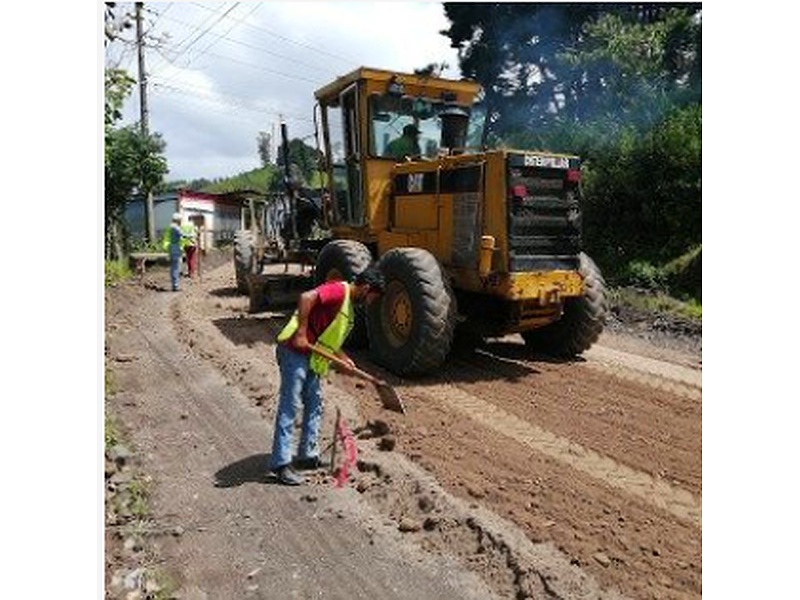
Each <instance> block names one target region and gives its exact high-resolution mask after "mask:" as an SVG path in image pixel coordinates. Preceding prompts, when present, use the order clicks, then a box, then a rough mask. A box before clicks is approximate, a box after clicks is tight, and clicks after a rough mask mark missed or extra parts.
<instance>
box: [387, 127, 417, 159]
mask: <svg viewBox="0 0 800 600" xmlns="http://www.w3.org/2000/svg"><path fill="white" fill-rule="evenodd" d="M421 154H422V150H421V149H420V147H419V129H417V126H416V125H414V124H413V123H409V124H408V125H406V126H405V127H403V135H402V136H400V137H399V138H397V139H395V140H392V141H391V142H389V143H388V144H387V145H386V151H385V152H384V156H391V157H393V158H405V157H406V156H420V155H421Z"/></svg>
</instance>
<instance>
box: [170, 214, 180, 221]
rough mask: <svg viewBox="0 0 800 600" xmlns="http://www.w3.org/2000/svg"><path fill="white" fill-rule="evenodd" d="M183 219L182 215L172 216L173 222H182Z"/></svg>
mask: <svg viewBox="0 0 800 600" xmlns="http://www.w3.org/2000/svg"><path fill="white" fill-rule="evenodd" d="M181 218H182V217H181V213H173V214H172V220H173V221H180V220H181Z"/></svg>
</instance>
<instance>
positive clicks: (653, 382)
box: [584, 362, 703, 402]
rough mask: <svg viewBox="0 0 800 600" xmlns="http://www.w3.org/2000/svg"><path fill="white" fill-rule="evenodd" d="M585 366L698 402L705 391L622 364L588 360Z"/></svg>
mask: <svg viewBox="0 0 800 600" xmlns="http://www.w3.org/2000/svg"><path fill="white" fill-rule="evenodd" d="M584 366H585V367H586V368H587V369H592V370H594V371H598V372H603V373H608V374H610V375H612V376H614V377H617V378H618V379H622V380H624V381H631V382H634V383H639V384H642V385H647V386H650V387H652V388H654V389H657V390H663V391H665V392H668V393H670V394H674V395H676V396H680V397H681V398H687V399H689V400H697V401H698V402H699V401H701V400H702V399H703V393H702V391H701V390H700V389H698V388H696V387H691V386H688V385H683V384H681V383H676V382H675V381H672V380H669V379H664V378H662V377H661V376H659V375H649V374H645V373H642V372H641V371H637V370H635V369H631V368H627V367H623V366H621V365H616V364H603V363H594V362H587V363H586V364H585V365H584Z"/></svg>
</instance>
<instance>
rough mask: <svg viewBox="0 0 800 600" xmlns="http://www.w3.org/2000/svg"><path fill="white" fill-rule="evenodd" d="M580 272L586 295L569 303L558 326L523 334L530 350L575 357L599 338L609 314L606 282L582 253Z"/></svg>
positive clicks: (589, 259)
mask: <svg viewBox="0 0 800 600" xmlns="http://www.w3.org/2000/svg"><path fill="white" fill-rule="evenodd" d="M579 269H580V273H581V275H583V288H584V289H583V295H582V296H580V297H579V298H571V299H570V300H568V301H567V302H566V303H565V304H564V314H563V315H562V316H561V318H560V319H559V320H558V321H556V322H555V323H552V324H550V325H547V326H545V327H542V328H541V329H534V330H533V331H526V332H525V333H523V334H522V338H523V339H524V340H525V344H526V345H527V346H530V347H531V348H533V349H535V350H539V351H541V352H545V353H547V354H550V355H553V356H561V357H572V356H576V355H578V354H581V353H582V352H584V351H586V350H588V349H589V348H590V347H591V346H592V344H594V343H595V342H596V341H597V338H599V337H600V334H601V333H602V332H603V328H604V327H605V324H606V321H607V320H608V312H609V307H608V299H607V296H606V282H605V280H604V279H603V276H602V275H601V274H600V269H599V268H598V267H597V265H596V264H595V263H594V261H593V260H592V259H591V258H589V256H587V255H586V254H584V253H583V252H581V255H580V267H579Z"/></svg>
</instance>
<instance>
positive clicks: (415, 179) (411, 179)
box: [408, 173, 423, 194]
mask: <svg viewBox="0 0 800 600" xmlns="http://www.w3.org/2000/svg"><path fill="white" fill-rule="evenodd" d="M422 176H423V174H422V173H409V174H408V193H409V194H415V193H419V192H421V191H422Z"/></svg>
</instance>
